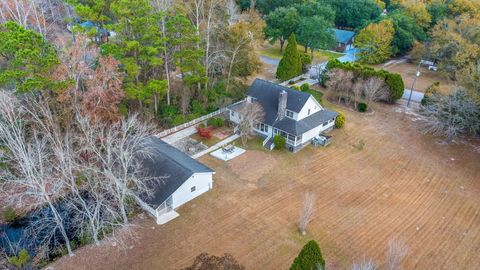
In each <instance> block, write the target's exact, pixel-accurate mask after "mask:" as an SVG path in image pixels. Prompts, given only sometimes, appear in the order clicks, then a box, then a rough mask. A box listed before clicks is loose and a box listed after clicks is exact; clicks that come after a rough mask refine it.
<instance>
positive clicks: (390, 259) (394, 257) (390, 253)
mask: <svg viewBox="0 0 480 270" xmlns="http://www.w3.org/2000/svg"><path fill="white" fill-rule="evenodd" d="M407 253H408V246H407V245H406V244H405V243H404V242H403V241H402V240H400V239H396V238H394V239H390V240H389V241H388V250H387V254H386V257H387V262H386V263H387V267H388V270H397V269H400V265H401V264H402V260H403V258H404V257H405V256H406V255H407Z"/></svg>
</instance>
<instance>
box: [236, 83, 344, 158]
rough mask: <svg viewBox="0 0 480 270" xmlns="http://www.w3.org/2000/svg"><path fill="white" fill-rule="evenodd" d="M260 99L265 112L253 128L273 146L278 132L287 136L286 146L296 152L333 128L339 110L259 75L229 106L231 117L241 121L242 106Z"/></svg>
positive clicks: (259, 101) (237, 121)
mask: <svg viewBox="0 0 480 270" xmlns="http://www.w3.org/2000/svg"><path fill="white" fill-rule="evenodd" d="M247 102H258V103H259V104H260V105H261V106H262V108H263V110H264V113H265V117H264V119H263V121H261V122H256V123H254V127H253V129H254V131H255V132H256V133H257V134H258V135H260V136H262V137H264V138H265V140H264V143H263V145H264V146H265V147H266V148H267V149H270V150H271V149H273V147H274V144H273V137H274V136H275V135H276V134H279V135H280V136H282V137H284V138H285V139H286V143H287V144H286V147H287V149H289V150H290V151H293V152H296V151H298V150H300V149H301V148H302V147H304V146H306V145H308V144H310V143H311V140H312V139H313V138H314V137H315V136H317V135H319V134H321V133H322V132H327V131H329V130H331V129H333V127H334V125H335V118H336V117H337V115H338V113H336V112H334V111H329V110H325V109H324V108H323V107H322V106H321V105H320V103H318V101H317V100H316V99H315V98H314V97H313V96H312V95H310V94H308V93H305V92H301V91H298V90H295V89H292V88H288V87H285V86H281V85H278V84H275V83H272V82H268V81H264V80H261V79H256V80H255V81H254V82H253V84H252V85H251V86H250V88H249V90H248V93H247V98H246V100H245V101H244V102H243V103H238V104H235V105H233V106H230V107H229V108H228V110H229V113H230V121H232V122H233V123H236V124H238V123H240V121H241V120H242V115H241V111H242V106H244V105H245V104H246V103H247Z"/></svg>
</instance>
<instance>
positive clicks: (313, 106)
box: [296, 96, 323, 121]
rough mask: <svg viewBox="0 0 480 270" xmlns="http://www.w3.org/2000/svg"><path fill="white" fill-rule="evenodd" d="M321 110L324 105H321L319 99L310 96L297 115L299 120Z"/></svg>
mask: <svg viewBox="0 0 480 270" xmlns="http://www.w3.org/2000/svg"><path fill="white" fill-rule="evenodd" d="M309 109H310V114H308V110H309ZM320 110H323V107H322V106H321V105H320V103H318V102H317V100H316V99H315V98H314V97H313V96H310V98H309V99H308V100H307V102H305V105H303V108H302V110H300V112H299V113H298V115H297V119H296V120H297V121H300V120H302V119H303V118H305V117H307V116H309V115H312V114H314V113H316V112H318V111H320Z"/></svg>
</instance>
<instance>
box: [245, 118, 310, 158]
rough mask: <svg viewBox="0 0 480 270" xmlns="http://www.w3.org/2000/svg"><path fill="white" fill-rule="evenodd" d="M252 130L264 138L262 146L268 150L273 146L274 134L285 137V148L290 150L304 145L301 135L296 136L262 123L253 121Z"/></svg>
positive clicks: (295, 149)
mask: <svg viewBox="0 0 480 270" xmlns="http://www.w3.org/2000/svg"><path fill="white" fill-rule="evenodd" d="M253 131H254V132H255V133H256V134H258V135H259V136H261V137H262V138H264V141H263V146H264V147H265V148H267V149H269V150H272V149H273V148H274V147H275V145H274V144H273V138H274V137H275V135H280V136H282V137H283V138H285V143H286V148H287V149H288V150H290V151H292V152H296V151H297V150H299V149H301V148H302V147H303V146H304V145H305V144H304V143H303V142H302V139H303V135H300V136H296V135H293V134H290V133H288V132H286V131H283V130H281V129H278V128H275V127H272V126H269V125H267V124H264V123H260V122H258V123H255V124H254V125H253Z"/></svg>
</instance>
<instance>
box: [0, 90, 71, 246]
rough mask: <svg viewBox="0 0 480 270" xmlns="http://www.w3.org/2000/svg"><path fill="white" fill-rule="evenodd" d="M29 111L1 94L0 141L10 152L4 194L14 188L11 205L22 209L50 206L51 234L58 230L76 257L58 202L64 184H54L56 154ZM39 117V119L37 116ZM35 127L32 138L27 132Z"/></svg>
mask: <svg viewBox="0 0 480 270" xmlns="http://www.w3.org/2000/svg"><path fill="white" fill-rule="evenodd" d="M28 114H29V111H28V110H27V109H26V108H25V107H24V106H23V105H22V104H21V102H20V101H19V100H18V99H17V98H16V97H15V96H14V95H13V94H12V93H10V92H7V91H0V115H1V116H0V142H1V144H2V145H3V146H4V147H6V148H7V149H8V150H9V151H6V152H4V154H5V157H4V158H6V159H7V164H8V169H9V170H8V171H9V173H8V174H7V175H3V176H4V179H2V180H3V181H0V184H2V186H1V188H2V193H4V189H5V188H6V187H8V189H13V190H15V191H16V192H10V193H9V196H8V197H7V198H6V199H7V200H8V201H9V204H12V205H13V204H16V205H17V206H19V207H25V206H27V205H31V206H32V207H39V206H44V205H46V206H48V207H49V209H50V211H51V212H52V216H53V217H52V220H53V224H54V226H50V227H49V229H50V234H51V235H53V233H54V232H55V231H57V230H58V231H59V232H60V234H61V235H62V237H63V239H64V242H65V245H66V248H67V251H68V254H69V255H73V252H72V248H71V246H70V239H69V237H68V235H67V231H66V229H65V226H64V221H63V217H62V216H61V214H60V212H59V210H58V208H57V205H56V204H55V202H56V200H57V199H58V198H59V197H61V196H63V194H64V192H63V191H64V188H65V187H64V185H63V182H61V181H60V182H59V181H55V177H54V176H55V175H56V174H58V173H59V172H58V171H55V168H53V167H52V166H50V164H51V163H52V162H56V161H55V159H54V153H52V149H51V148H50V147H49V144H48V141H49V139H48V137H47V136H42V134H40V133H39V131H37V129H36V128H35V127H34V126H33V128H32V126H31V125H32V124H35V121H36V119H35V118H36V117H35V116H34V117H33V118H34V119H33V120H30V121H28ZM38 118H39V117H38ZM30 128H32V129H31V130H32V132H31V135H30V134H27V132H26V130H27V129H30Z"/></svg>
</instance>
